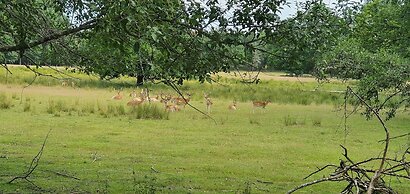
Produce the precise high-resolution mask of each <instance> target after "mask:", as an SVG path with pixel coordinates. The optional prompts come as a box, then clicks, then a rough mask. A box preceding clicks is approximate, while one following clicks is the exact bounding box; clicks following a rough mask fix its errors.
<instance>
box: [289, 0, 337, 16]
mask: <svg viewBox="0 0 410 194" xmlns="http://www.w3.org/2000/svg"><path fill="white" fill-rule="evenodd" d="M305 1H306V0H290V1H288V2H289V3H290V4H289V6H285V7H284V8H283V10H282V14H281V18H282V19H285V18H287V17H289V16H292V15H294V14H295V13H296V10H297V8H296V4H297V3H301V2H305ZM323 2H324V3H326V4H327V5H328V6H329V7H334V5H333V4H334V3H337V0H323Z"/></svg>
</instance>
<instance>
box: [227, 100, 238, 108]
mask: <svg viewBox="0 0 410 194" xmlns="http://www.w3.org/2000/svg"><path fill="white" fill-rule="evenodd" d="M228 109H229V110H236V109H237V107H236V100H234V101H233V102H232V104H230V105H229V106H228Z"/></svg>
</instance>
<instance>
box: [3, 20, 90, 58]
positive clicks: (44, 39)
mask: <svg viewBox="0 0 410 194" xmlns="http://www.w3.org/2000/svg"><path fill="white" fill-rule="evenodd" d="M96 25H97V19H93V20H90V21H88V22H85V23H84V24H81V25H80V26H78V27H75V28H70V29H67V30H64V31H61V32H57V33H53V34H50V35H48V36H46V37H42V38H40V39H38V40H35V41H33V42H30V43H23V44H18V45H13V46H10V45H9V46H3V47H0V52H2V53H4V52H12V51H21V50H27V49H30V48H33V47H35V46H38V45H41V44H44V43H46V42H49V41H52V40H55V39H59V38H61V37H64V36H68V35H70V34H75V33H77V32H80V31H82V30H87V29H92V28H94V27H95V26H96Z"/></svg>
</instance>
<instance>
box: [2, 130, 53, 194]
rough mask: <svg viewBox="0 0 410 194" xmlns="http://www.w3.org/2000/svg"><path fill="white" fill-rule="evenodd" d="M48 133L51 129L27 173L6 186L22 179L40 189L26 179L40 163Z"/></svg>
mask: <svg viewBox="0 0 410 194" xmlns="http://www.w3.org/2000/svg"><path fill="white" fill-rule="evenodd" d="M50 132H51V129H50V130H49V131H48V133H47V135H46V137H45V138H44V141H43V144H42V145H41V148H40V151H39V152H38V153H37V155H36V156H34V158H33V160H31V163H30V166H29V167H28V169H27V171H26V172H25V173H24V174H23V175H21V176H16V177H14V178H13V179H11V180H10V181H9V182H7V183H8V184H11V183H13V182H14V181H15V180H17V179H23V180H25V181H27V182H29V183H31V184H32V185H34V186H35V187H37V188H39V189H41V188H40V187H38V186H37V185H35V184H34V183H33V182H32V181H30V180H29V179H28V178H29V176H30V175H31V174H32V173H33V172H34V170H36V168H37V166H38V164H39V162H40V159H41V156H42V155H43V151H44V147H45V146H46V142H47V139H48V136H49V135H50Z"/></svg>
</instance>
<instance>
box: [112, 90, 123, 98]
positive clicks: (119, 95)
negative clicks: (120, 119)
mask: <svg viewBox="0 0 410 194" xmlns="http://www.w3.org/2000/svg"><path fill="white" fill-rule="evenodd" d="M112 99H114V100H121V99H122V95H121V91H119V92H117V95H115V96H113V97H112Z"/></svg>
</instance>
